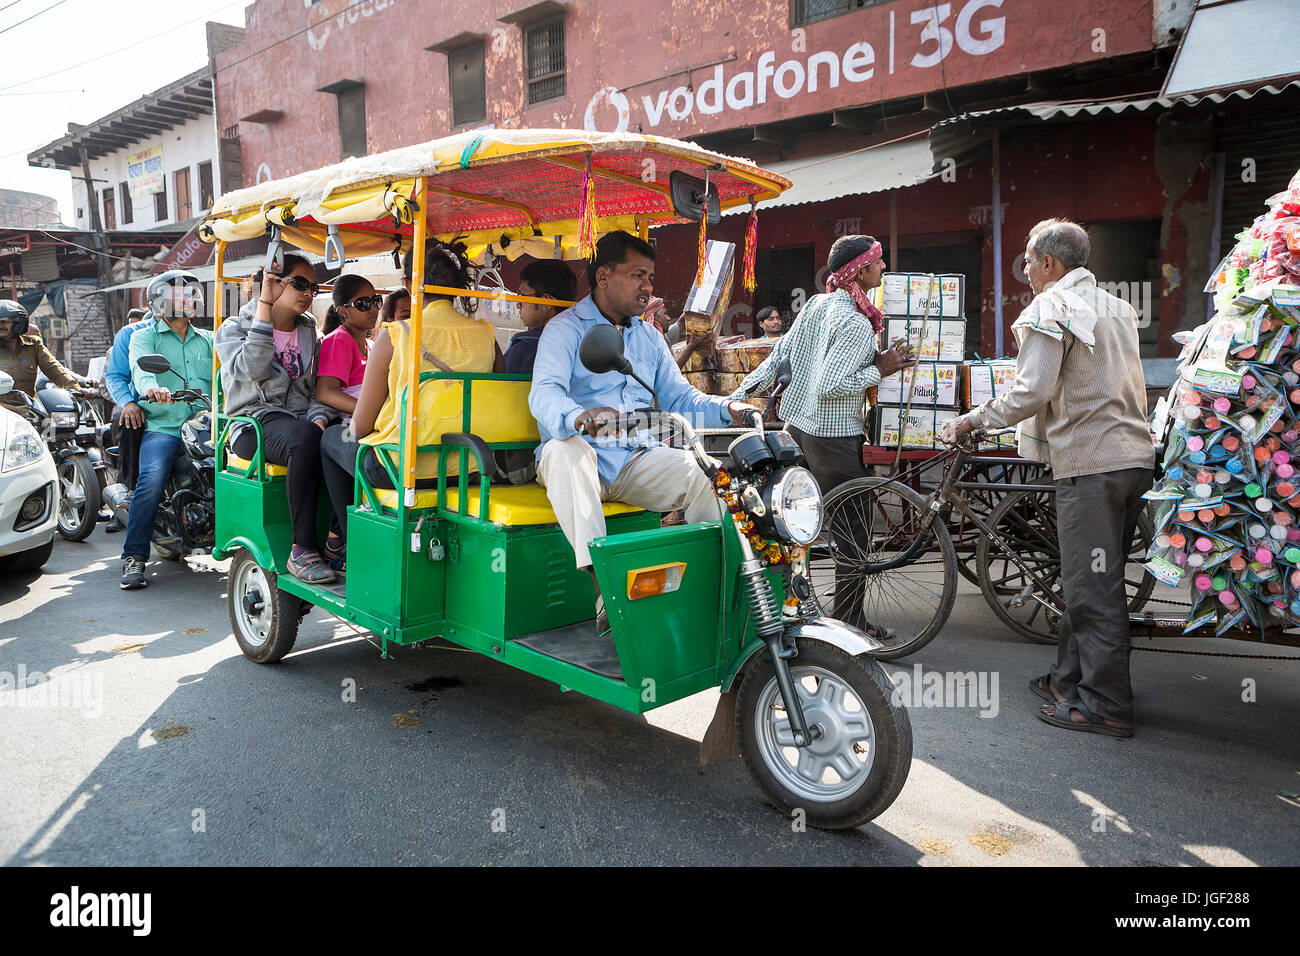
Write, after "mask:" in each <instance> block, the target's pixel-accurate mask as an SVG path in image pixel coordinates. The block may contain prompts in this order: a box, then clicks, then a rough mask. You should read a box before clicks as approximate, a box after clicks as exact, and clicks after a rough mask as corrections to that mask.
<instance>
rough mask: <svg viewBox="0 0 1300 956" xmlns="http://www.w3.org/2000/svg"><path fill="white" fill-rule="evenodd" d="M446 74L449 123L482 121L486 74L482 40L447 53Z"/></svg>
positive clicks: (456, 124) (458, 123) (485, 117)
mask: <svg viewBox="0 0 1300 956" xmlns="http://www.w3.org/2000/svg"><path fill="white" fill-rule="evenodd" d="M447 76H448V78H449V79H450V81H451V122H452V125H453V126H465V125H466V124H468V123H482V122H483V121H484V120H486V119H487V78H486V73H485V70H484V66H483V43H482V42H481V41H480V42H478V43H473V44H470V45H469V46H463V47H460V48H458V49H455V50H450V51H448V53H447Z"/></svg>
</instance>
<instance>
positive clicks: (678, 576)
mask: <svg viewBox="0 0 1300 956" xmlns="http://www.w3.org/2000/svg"><path fill="white" fill-rule="evenodd" d="M685 574H686V564H685V563H684V562H681V561H678V562H677V563H675V564H659V565H656V566H655V567H653V568H638V569H636V570H635V571H629V572H628V573H627V596H628V599H629V600H632V601H635V600H637V599H639V598H647V597H654V596H655V595H656V594H668V593H670V592H672V591H676V590H677V589H678V588H679V587H681V586H682V577H683V575H685Z"/></svg>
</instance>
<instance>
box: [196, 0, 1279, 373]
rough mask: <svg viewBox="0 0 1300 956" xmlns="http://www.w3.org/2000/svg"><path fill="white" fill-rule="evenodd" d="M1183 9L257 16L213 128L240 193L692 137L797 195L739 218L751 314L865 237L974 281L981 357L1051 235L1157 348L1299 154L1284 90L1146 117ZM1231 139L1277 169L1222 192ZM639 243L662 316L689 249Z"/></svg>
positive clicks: (694, 4) (360, 11)
mask: <svg viewBox="0 0 1300 956" xmlns="http://www.w3.org/2000/svg"><path fill="white" fill-rule="evenodd" d="M1191 6H1192V3H1191V0H1058V2H1056V3H1053V4H1051V5H1050V6H1047V7H1045V6H1044V5H1042V4H1039V3H1035V2H1033V0H951V2H946V3H926V2H924V0H895V2H872V0H746V2H743V3H742V2H713V3H706V2H702V0H641V2H639V3H636V4H630V3H629V4H624V3H618V4H614V3H608V2H600V0H567V2H561V0H543V2H540V3H529V2H528V0H484V2H483V3H480V4H477V5H472V6H466V5H464V4H453V3H449V2H444V0H364V2H351V3H349V0H315V2H313V0H256V2H255V3H253V4H252V5H251V6H249V7H248V8H247V11H246V27H247V36H246V39H245V41H244V43H243V44H242V45H241V46H237V47H235V48H233V49H231V50H229V51H227V52H225V53H222V54H220V55H218V57H217V58H216V71H217V87H216V100H217V110H218V125H219V128H220V129H221V130H222V136H223V139H224V141H225V142H224V144H223V146H224V148H226V149H231V150H238V151H239V154H240V156H241V158H242V164H241V165H242V169H243V177H244V180H245V182H247V183H251V182H253V181H254V180H255V179H266V178H278V177H281V176H285V175H288V174H290V173H294V172H298V171H301V170H304V169H309V168H313V167H316V166H322V165H326V164H329V163H333V162H337V161H339V160H340V159H341V158H343V157H345V156H348V155H353V154H357V153H373V152H378V151H381V150H386V149H390V148H394V147H397V146H402V145H408V144H411V143H416V142H420V141H424V140H428V139H432V138H435V137H437V136H441V135H445V134H448V133H451V132H454V131H457V130H460V129H465V128H472V127H476V126H484V125H495V126H498V127H521V126H526V127H571V126H576V127H586V128H591V129H601V130H618V129H630V130H634V131H642V132H646V133H654V134H659V135H667V136H675V137H678V138H690V139H694V140H697V141H699V142H701V143H702V144H703V145H706V146H709V147H711V148H714V149H718V150H720V151H722V152H727V153H732V154H737V155H744V156H748V157H750V158H752V159H754V160H756V161H758V162H760V163H762V164H764V165H769V166H775V167H776V168H778V169H780V170H781V171H782V172H783V173H784V174H785V175H787V176H788V177H789V178H791V179H792V180H793V181H794V182H795V189H793V190H791V193H790V194H789V196H788V198H787V197H783V200H785V201H786V202H785V204H784V205H781V206H777V207H773V208H771V209H770V210H768V211H765V212H761V213H760V217H759V218H760V230H759V235H760V256H761V258H760V270H759V271H760V287H759V289H758V291H757V293H756V294H755V296H754V304H755V305H764V304H769V303H772V304H777V305H779V306H781V307H782V308H783V310H785V311H786V312H787V313H792V312H793V311H794V310H795V309H796V308H797V307H798V306H799V305H800V304H801V302H802V300H803V298H805V297H806V296H807V295H809V294H812V293H813V292H815V291H818V279H819V270H820V268H821V266H822V265H823V264H824V262H825V259H826V253H827V250H828V249H829V246H830V244H831V242H833V241H834V239H835V238H836V235H837V234H838V233H840V232H844V231H863V232H870V233H872V234H874V235H876V236H878V237H879V238H881V239H882V241H884V242H885V243H886V248H887V250H888V253H889V256H890V265H891V268H899V269H904V270H922V269H923V270H935V271H955V272H963V273H966V274H967V275H968V276H969V283H968V304H967V315H968V317H969V318H970V319H971V320H972V321H971V322H970V323H969V331H968V346H969V350H970V351H975V350H977V349H978V350H979V351H980V353H981V354H983V355H986V356H987V355H992V354H995V353H996V352H997V351H998V349H999V345H1001V347H1002V350H1003V351H1005V350H1006V349H1007V348H1009V346H1010V344H1011V342H1010V337H1009V335H1006V333H1005V330H1006V329H1007V328H1008V327H1009V325H1010V323H1011V321H1012V320H1014V318H1015V316H1016V315H1017V314H1018V312H1019V310H1020V308H1021V307H1022V305H1023V304H1024V303H1025V302H1027V301H1028V297H1027V293H1028V291H1029V286H1028V284H1027V283H1026V282H1025V281H1024V273H1023V270H1022V268H1021V258H1020V257H1021V254H1022V252H1023V249H1024V237H1025V235H1026V232H1027V230H1028V228H1029V226H1031V225H1032V224H1033V223H1034V222H1036V221H1038V220H1040V219H1043V218H1046V217H1049V216H1067V217H1071V218H1075V219H1078V220H1080V221H1082V222H1085V223H1086V224H1088V225H1089V226H1090V227H1091V228H1092V230H1093V234H1094V248H1095V252H1094V260H1093V267H1094V271H1096V272H1097V273H1098V276H1099V278H1101V279H1103V280H1106V281H1112V282H1122V283H1126V285H1125V286H1124V288H1125V289H1127V290H1129V294H1130V295H1131V297H1132V298H1133V299H1134V305H1135V307H1137V308H1138V309H1139V312H1142V313H1143V314H1145V315H1148V316H1149V317H1150V318H1151V320H1152V321H1151V322H1150V325H1149V327H1148V328H1147V329H1146V330H1145V331H1144V333H1143V334H1144V342H1146V343H1147V351H1148V352H1150V353H1154V351H1155V349H1156V347H1157V345H1159V347H1160V348H1161V350H1162V351H1168V349H1169V344H1168V335H1169V333H1171V332H1172V331H1174V330H1175V329H1177V328H1178V327H1180V326H1185V325H1188V324H1190V323H1192V322H1194V321H1199V319H1200V318H1203V316H1204V298H1203V297H1202V296H1201V294H1200V291H1199V290H1200V288H1201V286H1202V285H1203V284H1204V281H1205V278H1206V277H1207V275H1208V272H1209V270H1210V269H1211V268H1212V266H1213V265H1214V264H1215V262H1217V255H1218V253H1217V249H1218V247H1219V245H1220V243H1221V242H1222V241H1224V239H1225V237H1229V236H1231V234H1232V233H1233V232H1235V231H1236V230H1238V229H1239V228H1241V227H1242V226H1244V225H1246V224H1247V222H1248V221H1249V219H1250V218H1253V216H1254V215H1256V214H1257V213H1258V212H1259V211H1262V205H1261V203H1262V200H1263V198H1264V197H1266V196H1268V195H1270V194H1271V193H1273V192H1276V191H1277V190H1278V189H1280V188H1281V186H1282V185H1284V184H1285V181H1286V177H1287V176H1289V173H1287V174H1285V175H1283V174H1282V173H1280V172H1279V171H1278V170H1281V169H1284V168H1286V165H1287V162H1288V161H1289V157H1291V156H1294V155H1296V152H1297V151H1300V131H1298V130H1297V126H1296V121H1295V119H1294V116H1295V114H1296V113H1297V110H1296V107H1297V105H1300V99H1298V98H1297V91H1296V90H1295V89H1293V88H1287V87H1286V86H1285V84H1277V83H1276V81H1274V85H1273V86H1264V85H1263V84H1256V85H1255V87H1254V88H1243V89H1241V90H1239V91H1238V95H1235V96H1225V95H1224V94H1223V93H1222V92H1220V93H1219V94H1215V95H1211V96H1204V95H1196V96H1191V97H1187V98H1186V99H1185V100H1182V101H1179V102H1174V101H1170V100H1161V99H1159V98H1158V97H1159V91H1160V89H1161V86H1162V82H1163V80H1164V78H1165V75H1166V73H1167V71H1168V66H1169V63H1170V61H1171V59H1172V57H1173V54H1174V51H1175V47H1176V44H1177V42H1178V40H1179V37H1180V34H1181V31H1182V29H1183V28H1184V26H1185V25H1186V23H1187V19H1188V17H1189V16H1190V14H1191ZM1261 87H1262V89H1263V92H1261V93H1260V94H1259V95H1254V96H1248V95H1247V94H1251V93H1254V92H1255V91H1256V90H1257V89H1260V88H1261ZM1252 130H1254V131H1255V132H1256V133H1258V132H1259V131H1260V130H1269V131H1271V132H1270V136H1269V142H1270V143H1271V144H1272V149H1273V153H1269V154H1268V155H1269V157H1272V158H1269V159H1265V161H1264V162H1263V163H1262V164H1261V165H1259V166H1258V168H1257V169H1256V170H1255V176H1254V178H1253V179H1252V180H1250V181H1246V180H1245V179H1244V178H1243V181H1242V182H1240V183H1238V182H1237V181H1236V180H1237V178H1239V177H1237V176H1235V175H1231V174H1229V175H1226V176H1225V170H1231V171H1232V172H1233V173H1235V172H1236V171H1237V170H1238V169H1240V168H1241V167H1240V162H1239V157H1238V155H1237V154H1238V153H1242V154H1243V156H1244V153H1243V150H1244V151H1247V152H1252V153H1260V148H1259V143H1258V139H1259V137H1258V136H1256V137H1255V138H1253V139H1252V136H1251V131H1252ZM1234 151H1235V152H1234ZM1264 152H1267V150H1265V151H1264ZM1274 153H1276V154H1277V155H1276V156H1274ZM1261 155H1262V154H1261ZM1298 165H1300V159H1298V160H1296V161H1294V162H1290V168H1291V170H1292V171H1294V168H1295V167H1296V166H1298ZM1279 176H1281V177H1282V178H1281V181H1276V180H1277V179H1278V177H1279ZM995 189H996V194H997V196H998V201H997V202H995V201H994V198H993V197H994V195H995ZM1216 225H1217V227H1218V228H1217V232H1216ZM743 228H744V217H743V216H737V217H729V218H728V219H725V220H724V222H723V224H722V225H720V226H718V227H716V228H715V229H714V230H713V234H714V235H715V236H716V237H721V238H726V239H730V240H732V241H737V242H739V241H740V240H741V233H742V230H743ZM995 234H996V235H998V236H999V237H1000V242H999V243H997V244H995V242H994V236H995ZM656 241H657V243H658V245H659V248H660V250H661V255H660V263H659V278H658V280H657V283H658V286H659V288H660V290H661V291H662V292H663V294H664V296H665V298H666V299H668V300H669V302H670V304H672V303H674V302H677V303H680V301H681V300H682V299H683V298H684V296H685V293H686V291H687V288H688V287H689V285H690V276H691V274H692V273H693V270H694V262H695V253H694V243H695V235H694V232H693V230H690V229H686V228H683V227H671V228H666V229H661V230H658V231H657V235H656ZM1212 259H1213V260H1214V261H1211V260H1212ZM734 301H735V302H736V303H737V305H738V306H747V305H748V304H749V303H748V297H747V296H745V295H744V293H743V292H742V291H741V290H739V288H738V289H737V295H736V296H735V297H734ZM744 311H745V310H744V309H743V308H741V309H738V312H739V313H740V314H741V317H743V314H744ZM999 317H1000V323H999ZM999 324H1000V325H1001V332H1002V334H1001V335H999V331H1000V330H999Z"/></svg>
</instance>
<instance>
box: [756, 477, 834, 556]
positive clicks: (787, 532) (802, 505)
mask: <svg viewBox="0 0 1300 956" xmlns="http://www.w3.org/2000/svg"><path fill="white" fill-rule="evenodd" d="M763 497H764V499H765V500H764V504H766V505H767V510H768V513H769V514H770V515H771V519H772V525H773V527H774V529H775V530H776V533H777V534H778V535H780V536H781V537H783V538H785V539H786V540H788V541H789V542H791V543H792V544H796V545H799V546H800V547H803V546H805V545H809V544H812V542H813V540H814V539H815V538H816V537H817V532H819V531H821V529H822V493H821V489H820V488H818V487H817V479H816V478H814V477H813V476H812V472H810V471H809V470H808V469H807V468H798V467H795V468H790V469H788V470H786V471H785V472H784V473H783V474H782V475H781V476H780V478H778V479H777V480H776V481H775V482H774V483H773V484H772V485H770V486H769V488H768V490H767V493H766V494H765V495H764V496H763Z"/></svg>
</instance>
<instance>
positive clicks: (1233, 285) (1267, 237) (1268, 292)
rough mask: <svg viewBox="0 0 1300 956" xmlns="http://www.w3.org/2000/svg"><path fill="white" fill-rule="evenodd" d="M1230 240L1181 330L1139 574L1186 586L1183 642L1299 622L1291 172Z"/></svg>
mask: <svg viewBox="0 0 1300 956" xmlns="http://www.w3.org/2000/svg"><path fill="white" fill-rule="evenodd" d="M1268 207H1269V208H1268V212H1267V213H1266V214H1265V215H1263V216H1261V217H1259V218H1258V219H1256V220H1255V222H1254V223H1253V224H1252V225H1251V226H1250V228H1248V229H1245V230H1243V231H1242V232H1241V233H1239V234H1238V236H1237V244H1236V246H1235V247H1234V248H1233V250H1232V252H1231V253H1230V254H1229V255H1228V256H1227V257H1226V258H1225V259H1224V261H1223V262H1222V263H1220V265H1219V267H1218V268H1217V269H1216V270H1215V272H1214V275H1213V276H1212V277H1211V279H1210V282H1209V284H1208V285H1207V286H1206V291H1207V292H1209V293H1211V294H1212V295H1213V296H1214V304H1215V308H1216V312H1215V314H1214V316H1213V317H1212V318H1211V319H1210V320H1209V321H1208V322H1206V323H1205V324H1204V325H1202V326H1201V327H1200V328H1198V329H1196V330H1195V331H1192V332H1180V333H1178V334H1177V335H1176V336H1175V340H1176V341H1178V342H1180V343H1181V344H1182V345H1183V351H1182V354H1181V356H1180V363H1179V376H1178V379H1177V381H1176V382H1175V383H1174V386H1173V388H1171V389H1170V391H1169V394H1168V396H1166V397H1165V398H1163V399H1161V401H1160V402H1159V403H1158V408H1157V412H1156V415H1155V417H1154V419H1153V430H1155V431H1156V433H1157V437H1159V438H1161V439H1162V440H1163V441H1164V442H1165V454H1164V458H1163V461H1162V466H1163V476H1162V477H1161V478H1160V479H1159V480H1158V481H1157V482H1156V483H1155V486H1154V487H1153V488H1152V489H1151V491H1149V492H1148V493H1147V495H1146V497H1147V499H1148V500H1150V501H1152V502H1156V505H1155V525H1156V536H1155V540H1154V542H1153V543H1152V546H1151V549H1150V551H1149V552H1148V554H1147V561H1146V569H1147V571H1149V572H1150V573H1151V574H1152V575H1153V576H1154V577H1155V578H1156V579H1157V580H1159V581H1160V582H1162V583H1164V584H1167V585H1170V586H1179V585H1183V584H1189V583H1190V585H1191V588H1192V612H1191V615H1190V616H1189V618H1188V621H1187V625H1186V627H1185V629H1184V633H1190V632H1192V631H1198V630H1201V629H1205V628H1212V629H1213V632H1214V633H1215V634H1216V635H1217V634H1224V633H1226V632H1228V631H1229V630H1232V629H1234V628H1242V629H1254V630H1263V629H1265V628H1268V627H1278V626H1282V627H1291V626H1295V625H1297V624H1300V520H1298V519H1300V476H1298V475H1297V474H1296V470H1297V468H1298V467H1300V241H1297V240H1296V238H1295V237H1296V236H1297V234H1298V230H1300V173H1297V174H1296V176H1295V177H1294V178H1293V179H1292V180H1291V183H1290V185H1289V186H1288V187H1287V189H1286V190H1285V191H1283V192H1281V193H1279V194H1277V195H1276V196H1273V197H1272V198H1271V199H1269V202H1268Z"/></svg>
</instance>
